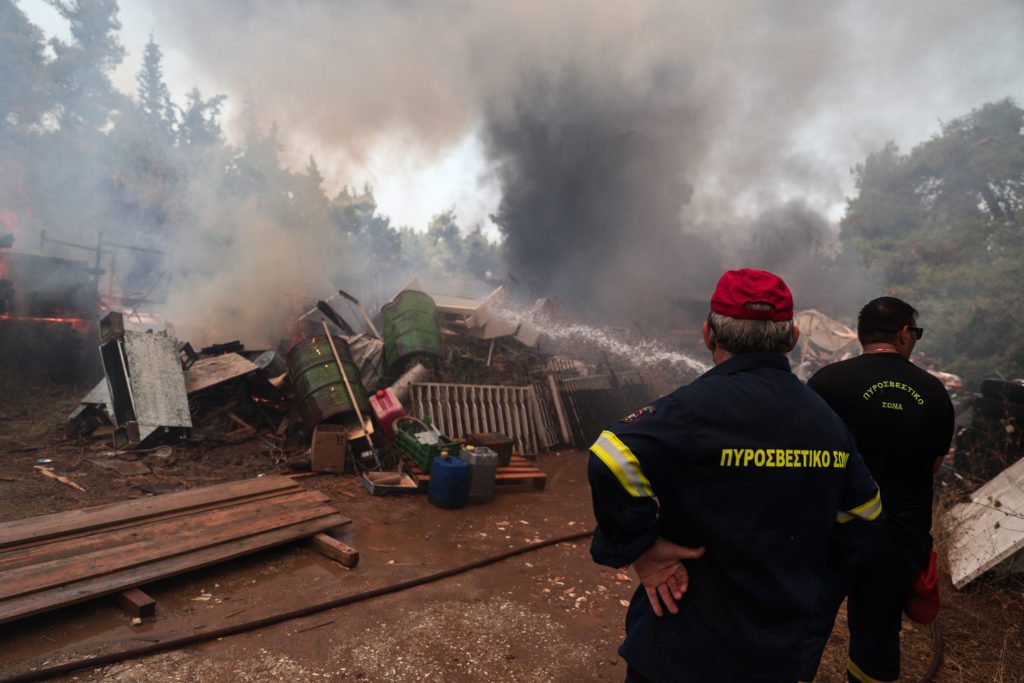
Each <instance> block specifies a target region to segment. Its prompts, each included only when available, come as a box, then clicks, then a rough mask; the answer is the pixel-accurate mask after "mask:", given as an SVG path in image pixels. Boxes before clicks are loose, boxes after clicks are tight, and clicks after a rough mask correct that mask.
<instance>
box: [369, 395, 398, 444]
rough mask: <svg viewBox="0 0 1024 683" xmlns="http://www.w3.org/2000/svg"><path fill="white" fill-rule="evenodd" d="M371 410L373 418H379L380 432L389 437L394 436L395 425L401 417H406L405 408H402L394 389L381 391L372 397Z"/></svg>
mask: <svg viewBox="0 0 1024 683" xmlns="http://www.w3.org/2000/svg"><path fill="white" fill-rule="evenodd" d="M370 408H371V409H372V410H373V416H374V417H375V418H377V424H378V425H380V430H381V431H382V432H384V434H386V435H387V436H394V435H395V430H394V428H393V426H392V425H393V423H394V421H395V420H397V419H398V418H400V417H405V408H403V407H402V404H401V402H399V400H398V397H397V396H396V395H395V392H394V390H393V389H381V390H380V391H378V392H377V393H376V394H374V395H373V396H371V397H370Z"/></svg>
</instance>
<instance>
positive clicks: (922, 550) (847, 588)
mask: <svg viewBox="0 0 1024 683" xmlns="http://www.w3.org/2000/svg"><path fill="white" fill-rule="evenodd" d="M923 332H924V330H923V329H922V328H920V327H917V311H916V310H914V308H913V307H912V306H910V305H909V304H907V303H905V302H903V301H901V300H899V299H896V298H894V297H880V298H878V299H874V300H872V301H871V302H869V303H868V304H867V305H866V306H864V308H863V309H862V310H861V312H860V315H859V316H858V320H857V336H858V338H859V340H860V343H861V345H862V346H863V349H864V353H863V355H860V356H857V357H856V358H851V359H849V360H845V361H840V362H838V363H833V364H832V365H828V366H826V367H824V368H822V369H821V370H819V371H818V372H817V373H815V374H814V376H813V377H811V379H810V381H809V382H808V386H810V387H811V388H812V389H814V391H816V392H817V393H818V394H819V395H821V397H822V398H824V399H825V401H827V402H828V404H829V405H830V406H831V407H832V409H833V410H835V411H836V412H837V413H838V414H839V416H840V417H842V418H843V421H844V422H846V425H847V426H848V427H849V428H850V431H851V432H852V433H853V437H854V439H855V440H856V441H857V449H858V450H859V451H860V453H861V455H862V456H863V457H864V462H865V463H866V464H867V466H868V469H869V470H871V474H872V475H873V476H874V478H875V481H876V482H878V486H879V488H880V489H881V491H882V506H883V507H884V509H885V522H884V524H883V525H882V527H881V529H880V532H879V533H878V534H877V537H876V538H875V540H874V542H873V543H872V544H870V545H869V547H868V549H867V550H865V551H864V553H863V554H862V555H861V556H860V557H859V559H858V560H857V561H856V563H855V565H854V567H855V569H854V572H853V573H852V574H851V575H842V574H836V575H835V580H834V582H833V583H832V590H831V591H830V592H826V593H825V594H824V595H823V598H822V607H821V614H820V615H819V619H818V621H817V622H816V625H815V627H814V628H813V631H814V633H812V636H811V638H809V639H808V641H807V642H806V644H805V661H804V665H803V670H802V672H801V680H804V681H810V680H812V679H813V677H814V674H815V671H816V670H817V668H818V663H819V660H820V658H821V652H822V650H823V649H824V646H825V642H826V640H827V639H828V635H829V633H830V632H831V630H832V625H833V623H834V621H835V614H836V611H837V610H838V608H839V605H840V603H841V602H842V600H843V597H844V594H845V593H847V592H848V597H849V600H848V602H847V617H848V622H849V627H850V659H849V662H848V671H847V673H848V677H849V680H850V681H860V682H863V683H875V682H878V681H882V682H884V681H895V680H898V678H899V675H900V636H899V634H900V625H901V615H902V611H903V606H904V603H905V601H906V596H907V591H908V590H909V589H910V584H911V582H912V581H913V579H914V577H915V576H916V575H917V574H918V573H919V572H920V571H921V570H922V569H924V568H925V567H926V566H927V564H928V561H929V555H930V551H931V544H932V538H931V533H930V532H931V524H932V476H933V474H934V472H935V470H936V469H937V468H938V466H939V463H940V462H941V459H942V458H943V457H944V456H945V455H946V453H947V452H948V451H949V444H950V441H951V439H952V437H953V404H952V402H951V401H950V399H949V394H948V393H947V392H946V389H945V387H944V386H943V385H942V382H940V381H939V380H938V379H937V378H936V377H934V376H932V375H931V374H929V373H928V372H926V371H925V370H922V369H921V368H919V367H917V366H916V365H914V364H913V363H911V362H910V360H909V359H910V354H911V352H912V351H913V350H914V345H915V344H916V343H917V340H918V339H920V338H921V335H922V334H923Z"/></svg>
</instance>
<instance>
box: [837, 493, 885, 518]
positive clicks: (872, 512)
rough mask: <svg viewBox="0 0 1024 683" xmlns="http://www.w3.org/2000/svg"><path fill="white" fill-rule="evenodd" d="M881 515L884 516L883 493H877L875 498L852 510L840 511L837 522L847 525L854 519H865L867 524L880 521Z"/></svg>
mask: <svg viewBox="0 0 1024 683" xmlns="http://www.w3.org/2000/svg"><path fill="white" fill-rule="evenodd" d="M880 514H882V492H881V491H876V492H875V496H874V498H872V499H871V500H869V501H867V502H866V503H861V504H860V505H858V506H857V507H855V508H853V509H852V510H845V511H844V510H840V511H839V512H838V513H837V514H836V521H837V522H839V523H840V524H846V523H847V522H849V521H851V520H854V519H863V520H864V521H865V522H870V521H872V520H875V519H878V515H880Z"/></svg>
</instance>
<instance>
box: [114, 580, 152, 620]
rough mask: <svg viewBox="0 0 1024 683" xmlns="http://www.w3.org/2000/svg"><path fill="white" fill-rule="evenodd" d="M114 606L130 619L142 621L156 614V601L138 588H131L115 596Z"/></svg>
mask: <svg viewBox="0 0 1024 683" xmlns="http://www.w3.org/2000/svg"><path fill="white" fill-rule="evenodd" d="M114 604H116V605H117V606H118V607H120V608H121V609H122V610H123V611H124V612H125V613H127V614H128V616H130V617H137V618H139V619H142V618H144V617H151V616H153V615H154V614H156V600H154V599H153V598H151V597H149V596H148V595H146V594H145V593H143V592H142V591H141V590H139V589H138V588H129V589H128V590H126V591H122V592H120V593H118V594H117V595H115V596H114Z"/></svg>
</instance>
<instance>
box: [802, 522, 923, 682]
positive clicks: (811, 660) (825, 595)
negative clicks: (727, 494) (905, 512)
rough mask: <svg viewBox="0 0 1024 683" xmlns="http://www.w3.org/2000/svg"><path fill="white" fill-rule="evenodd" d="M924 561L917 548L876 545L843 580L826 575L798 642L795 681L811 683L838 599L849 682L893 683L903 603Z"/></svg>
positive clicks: (896, 674)
mask: <svg viewBox="0 0 1024 683" xmlns="http://www.w3.org/2000/svg"><path fill="white" fill-rule="evenodd" d="M926 558H927V551H924V556H923V557H922V549H921V548H920V547H918V546H908V545H901V544H899V542H897V541H887V542H878V543H875V544H874V545H872V546H871V547H870V548H869V549H867V550H865V551H864V553H863V554H862V555H861V556H860V557H859V558H858V560H857V562H856V564H855V566H854V570H853V572H852V573H851V574H850V575H849V576H839V575H835V574H833V575H831V576H829V577H828V578H827V580H826V581H825V583H824V585H823V590H822V594H821V599H820V602H819V605H820V606H819V609H818V615H817V616H816V617H815V619H814V621H813V622H812V624H811V627H810V629H809V632H808V636H807V638H806V639H805V641H804V648H803V652H804V656H803V665H802V666H801V676H800V680H801V681H811V680H813V679H814V676H815V674H816V672H817V670H818V664H819V663H820V661H821V654H822V651H824V649H825V643H826V642H827V641H828V636H829V634H830V633H831V632H832V627H833V625H834V623H835V618H836V612H837V611H838V610H839V606H840V605H841V604H842V602H843V598H844V597H846V598H847V603H846V615H847V622H848V623H849V627H850V659H849V663H848V668H847V677H848V679H849V681H850V682H851V683H866V682H867V681H872V680H874V681H895V680H897V679H899V677H900V628H901V627H902V615H903V604H904V602H905V601H906V597H907V591H908V590H909V589H910V584H911V583H912V582H913V580H914V577H915V576H916V575H917V574H918V572H920V571H921V569H922V568H923V567H924V562H925V561H926Z"/></svg>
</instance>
